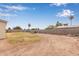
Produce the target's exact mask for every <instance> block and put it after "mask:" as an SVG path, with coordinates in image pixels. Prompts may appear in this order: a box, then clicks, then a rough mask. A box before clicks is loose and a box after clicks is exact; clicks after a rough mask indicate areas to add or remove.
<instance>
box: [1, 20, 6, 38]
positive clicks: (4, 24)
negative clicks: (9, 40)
mask: <svg viewBox="0 0 79 59" xmlns="http://www.w3.org/2000/svg"><path fill="white" fill-rule="evenodd" d="M6 24H7V21H5V20H2V19H0V39H4V38H6V35H5V32H6Z"/></svg>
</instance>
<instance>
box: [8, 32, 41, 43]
mask: <svg viewBox="0 0 79 59" xmlns="http://www.w3.org/2000/svg"><path fill="white" fill-rule="evenodd" d="M40 39H41V37H39V36H38V35H36V34H34V33H27V32H12V33H7V40H8V42H9V43H12V44H16V43H26V44H27V43H31V42H36V41H39V40H40Z"/></svg>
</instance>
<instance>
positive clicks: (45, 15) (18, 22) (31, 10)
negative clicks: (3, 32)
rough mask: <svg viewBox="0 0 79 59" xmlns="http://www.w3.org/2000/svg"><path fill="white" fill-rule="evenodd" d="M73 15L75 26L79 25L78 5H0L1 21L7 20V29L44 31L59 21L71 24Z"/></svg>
mask: <svg viewBox="0 0 79 59" xmlns="http://www.w3.org/2000/svg"><path fill="white" fill-rule="evenodd" d="M70 15H73V16H74V19H73V21H72V22H73V26H74V25H77V26H78V25H79V4H78V3H0V19H3V20H6V21H7V22H8V23H7V28H8V27H11V28H13V27H16V26H20V27H22V28H23V29H24V28H25V29H27V28H28V24H29V23H30V24H31V28H40V29H44V28H46V27H47V26H49V25H55V24H56V22H57V21H59V22H62V23H63V24H64V23H68V24H69V23H70V20H69V18H68V16H70Z"/></svg>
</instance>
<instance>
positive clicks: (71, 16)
mask: <svg viewBox="0 0 79 59" xmlns="http://www.w3.org/2000/svg"><path fill="white" fill-rule="evenodd" d="M69 19H70V25H71V26H72V20H73V19H74V16H73V15H70V16H69Z"/></svg>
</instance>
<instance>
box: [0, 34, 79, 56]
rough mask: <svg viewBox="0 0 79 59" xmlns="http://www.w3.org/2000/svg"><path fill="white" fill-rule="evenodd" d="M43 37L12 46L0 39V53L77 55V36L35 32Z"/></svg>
mask: <svg viewBox="0 0 79 59" xmlns="http://www.w3.org/2000/svg"><path fill="white" fill-rule="evenodd" d="M37 35H39V36H41V37H43V39H42V40H41V41H39V42H35V43H32V44H28V45H18V46H12V45H10V44H8V42H6V40H1V41H0V55H19V56H20V55H24V56H26V55H27V56H28V55H33V56H36V55H38V56H48V55H49V56H52V55H79V38H75V37H67V36H59V35H49V34H37Z"/></svg>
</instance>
